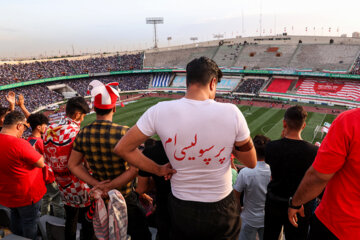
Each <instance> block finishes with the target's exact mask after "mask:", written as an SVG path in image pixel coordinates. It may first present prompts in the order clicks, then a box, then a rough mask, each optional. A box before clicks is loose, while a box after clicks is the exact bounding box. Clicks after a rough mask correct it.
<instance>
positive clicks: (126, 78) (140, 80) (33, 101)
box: [0, 74, 150, 111]
mask: <svg viewBox="0 0 360 240" xmlns="http://www.w3.org/2000/svg"><path fill="white" fill-rule="evenodd" d="M96 79H99V80H101V81H102V82H104V83H110V82H118V83H119V86H120V90H121V91H131V90H142V89H147V88H148V86H149V82H150V74H138V75H136V74H134V75H116V76H107V77H97V78H96ZM91 81H92V78H90V79H89V78H82V79H73V80H65V81H55V82H50V83H43V84H36V85H31V86H26V87H19V88H14V89H13V91H14V92H15V93H16V94H17V95H19V94H22V95H23V96H24V97H25V98H26V99H27V108H28V109H29V111H34V110H36V109H37V108H39V107H40V106H47V105H49V104H52V103H55V102H59V101H62V100H64V97H63V95H62V94H61V93H59V92H56V91H52V90H50V89H49V88H48V86H52V85H56V84H66V85H68V86H70V87H71V88H72V89H74V90H75V91H76V92H77V93H78V94H79V95H81V96H86V95H87V94H86V92H87V90H88V86H89V83H90V82H91ZM6 94H7V92H6V91H0V104H1V105H5V104H6V99H5V96H6Z"/></svg>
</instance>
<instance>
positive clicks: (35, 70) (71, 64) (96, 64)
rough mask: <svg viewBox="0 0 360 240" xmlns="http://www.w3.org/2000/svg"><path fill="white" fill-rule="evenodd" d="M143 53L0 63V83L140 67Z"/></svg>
mask: <svg viewBox="0 0 360 240" xmlns="http://www.w3.org/2000/svg"><path fill="white" fill-rule="evenodd" d="M142 64H143V53H139V54H132V55H117V56H110V57H97V58H87V59H82V60H56V61H50V60H49V61H41V62H40V61H35V62H31V63H19V64H2V65H0V84H1V85H6V84H11V83H16V82H24V81H30V80H36V79H42V78H51V77H59V76H69V75H76V74H84V73H104V72H109V71H121V70H135V69H142V67H143V66H142Z"/></svg>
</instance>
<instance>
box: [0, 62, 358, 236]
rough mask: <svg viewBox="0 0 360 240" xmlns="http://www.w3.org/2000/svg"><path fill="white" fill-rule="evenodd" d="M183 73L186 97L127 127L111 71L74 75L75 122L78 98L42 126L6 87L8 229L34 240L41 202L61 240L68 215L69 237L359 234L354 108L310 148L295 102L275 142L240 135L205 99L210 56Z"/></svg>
mask: <svg viewBox="0 0 360 240" xmlns="http://www.w3.org/2000/svg"><path fill="white" fill-rule="evenodd" d="M186 74H187V78H186V81H187V82H186V83H187V84H186V85H187V92H186V94H185V97H183V98H181V99H178V100H173V101H164V102H160V103H158V104H156V105H154V106H152V107H151V108H149V109H147V110H146V112H145V113H144V114H143V115H142V116H141V117H140V118H139V120H138V121H137V123H136V124H135V125H134V126H133V127H132V128H129V127H127V126H122V125H119V124H116V123H114V122H113V116H114V114H115V112H116V102H117V100H118V98H119V93H118V91H116V87H117V86H118V85H119V83H113V81H110V80H113V79H112V78H107V77H106V78H102V79H101V81H98V80H85V81H84V84H83V85H82V88H81V91H84V90H85V87H86V89H89V91H90V94H91V96H92V105H93V107H94V111H95V113H96V118H95V120H94V121H93V122H92V123H90V124H89V125H87V126H85V127H83V128H82V129H80V124H81V122H82V121H83V120H84V117H85V115H86V114H87V113H89V112H90V110H91V109H90V108H89V105H88V103H87V102H86V101H85V99H84V98H83V97H81V96H78V97H74V98H71V99H69V100H68V102H67V104H66V110H65V111H66V113H65V117H64V118H63V119H62V120H61V121H60V122H58V123H52V124H50V125H49V121H48V119H47V118H46V117H45V116H44V115H43V114H41V113H40V114H30V113H29V111H28V110H27V108H26V107H25V105H27V103H28V100H29V99H27V98H26V96H25V98H24V96H23V95H18V96H17V95H16V94H15V93H14V92H9V93H7V95H6V96H5V100H4V101H5V103H6V105H8V106H9V107H1V108H0V114H1V116H0V127H1V132H0V141H1V143H2V144H0V150H1V152H2V158H1V161H0V189H1V191H0V204H1V205H3V206H5V207H7V208H9V209H10V212H11V218H10V229H11V231H12V232H13V233H14V234H16V235H19V236H23V237H26V238H29V239H37V222H38V220H39V213H40V209H41V214H43V215H48V214H52V215H56V216H57V217H58V218H64V219H65V230H64V231H63V232H59V233H57V235H58V236H60V234H63V238H64V239H67V240H74V239H76V231H77V225H78V223H80V224H81V226H82V228H81V231H80V239H121V240H122V239H129V237H130V238H131V239H133V240H138V239H139V240H150V239H151V237H152V236H151V233H150V231H149V226H152V227H155V228H157V232H158V235H157V239H159V240H163V239H172V240H177V239H179V240H180V239H190V240H192V239H194V240H195V239H213V240H220V239H224V240H225V239H226V240H227V239H233V240H237V239H240V240H242V239H253V240H255V239H259V240H262V239H265V240H267V239H270V240H277V239H279V238H280V239H281V238H282V235H283V234H284V235H285V238H286V239H287V240H292V239H299V240H302V239H304V240H305V239H310V240H318V239H330V240H332V239H359V238H360V182H359V181H358V176H359V174H360V163H359V154H360V152H359V149H360V125H359V124H358V119H360V109H353V110H349V111H346V112H344V113H342V114H340V115H339V116H338V117H337V118H336V119H335V120H334V122H333V124H332V125H331V127H330V129H329V132H328V134H327V136H326V137H325V139H324V141H323V143H322V144H321V146H320V148H318V147H316V146H314V145H312V144H311V143H309V142H306V141H304V140H303V139H302V132H303V130H304V129H306V120H307V116H308V114H307V112H306V111H305V110H304V108H303V107H302V106H299V105H297V106H292V107H289V108H288V109H287V110H286V111H285V113H284V117H283V128H282V131H281V132H279V133H278V134H279V139H272V140H271V139H269V138H267V137H265V136H263V135H257V136H255V137H254V138H251V133H250V130H249V127H248V124H251V123H247V122H246V120H245V118H244V116H243V114H242V113H241V111H240V110H239V108H237V106H235V105H233V104H230V103H220V102H216V101H214V99H215V95H216V86H217V83H218V82H219V80H220V79H221V78H222V72H221V70H220V68H219V67H218V66H217V65H216V63H215V62H214V61H212V60H211V59H209V58H206V57H200V58H197V59H194V60H192V61H191V62H190V63H189V64H188V65H187V67H186ZM125 77H126V76H125ZM125 77H124V78H125ZM121 80H122V79H118V81H117V82H120V85H121V84H122V83H121ZM261 80H262V81H264V80H263V79H261ZM138 81H139V83H138V84H140V85H139V87H141V86H142V85H141V84H142V83H141V82H142V80H141V79H138ZM144 81H145V80H144ZM251 81H253V79H252V80H251ZM85 82H86V83H87V84H88V85H87V86H86V85H85ZM255 82H257V81H255ZM262 84H263V82H262ZM247 85H249V86H251V84H250V83H248V84H247ZM120 87H122V86H120ZM130 87H131V86H130ZM122 88H123V87H122ZM249 89H252V88H251V87H249ZM250 92H251V91H250ZM25 100H26V101H25ZM15 105H17V106H19V108H20V109H21V111H17V110H15ZM29 127H31V136H30V137H29V138H27V139H26V140H25V139H23V138H22V136H23V133H24V131H26V130H27V129H28V128H29ZM154 136H157V138H158V139H160V140H158V141H156V140H154V139H152V137H154ZM234 158H236V159H237V160H239V162H240V163H241V164H242V166H241V169H240V168H238V166H236V165H235V164H234V162H233V159H234ZM9 183H11V184H9ZM57 194H58V195H60V196H61V198H58V197H55V196H56V195H57ZM49 206H52V207H53V208H54V206H56V207H57V209H52V208H51V207H49ZM49 229H50V228H49ZM282 229H283V233H282ZM49 231H50V230H49ZM59 231H60V230H59Z"/></svg>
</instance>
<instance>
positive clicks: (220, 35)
mask: <svg viewBox="0 0 360 240" xmlns="http://www.w3.org/2000/svg"><path fill="white" fill-rule="evenodd" d="M223 37H224V35H223V34H214V38H216V39H218V40H220V39H221V38H223Z"/></svg>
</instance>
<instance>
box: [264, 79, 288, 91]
mask: <svg viewBox="0 0 360 240" xmlns="http://www.w3.org/2000/svg"><path fill="white" fill-rule="evenodd" d="M293 82H294V79H288V78H273V80H272V81H271V83H270V85H269V86H268V87H267V90H266V91H268V92H277V93H286V92H287V91H288V90H289V89H290V86H291V84H292V83H293Z"/></svg>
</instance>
